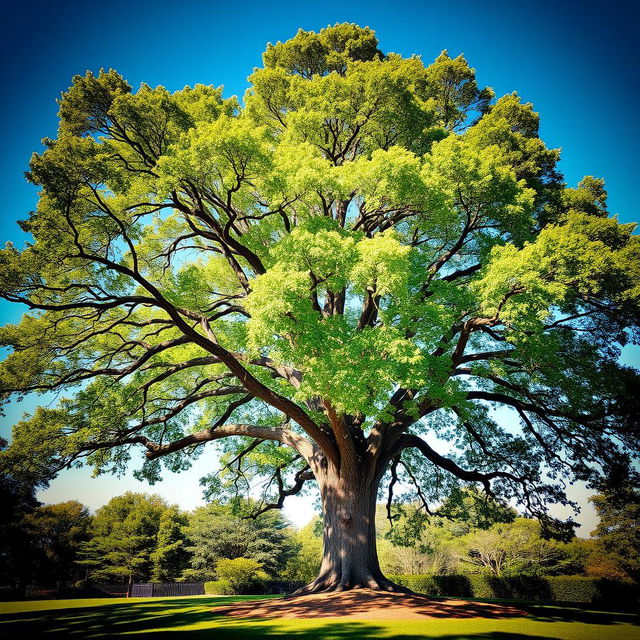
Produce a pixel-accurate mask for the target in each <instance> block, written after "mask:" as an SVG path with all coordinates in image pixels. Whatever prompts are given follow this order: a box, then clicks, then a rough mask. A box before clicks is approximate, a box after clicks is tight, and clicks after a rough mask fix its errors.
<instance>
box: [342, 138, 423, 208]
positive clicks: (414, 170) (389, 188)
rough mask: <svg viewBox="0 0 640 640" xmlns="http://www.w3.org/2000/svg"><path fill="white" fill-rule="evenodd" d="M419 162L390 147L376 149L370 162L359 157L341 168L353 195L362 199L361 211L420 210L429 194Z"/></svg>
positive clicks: (401, 149)
mask: <svg viewBox="0 0 640 640" xmlns="http://www.w3.org/2000/svg"><path fill="white" fill-rule="evenodd" d="M420 171H421V162H420V159H419V158H418V157H417V156H416V155H414V154H413V153H411V152H410V151H407V150H406V149H403V148H402V147H397V146H393V147H391V148H389V149H388V150H386V151H385V150H382V149H376V150H375V151H374V152H373V154H372V155H371V159H370V160H367V159H365V158H359V159H358V160H356V161H354V162H351V163H349V164H348V165H346V166H345V167H344V169H343V173H344V174H346V181H347V183H348V184H350V185H351V186H352V189H353V192H354V193H357V194H358V195H359V196H361V197H362V199H363V205H362V207H361V209H363V210H370V211H376V210H382V211H385V210H386V211H391V210H397V209H414V210H416V211H417V210H423V209H424V208H425V204H426V202H425V201H426V200H427V199H428V195H429V194H428V193H427V189H426V185H425V184H424V182H423V180H422V177H421V175H420Z"/></svg>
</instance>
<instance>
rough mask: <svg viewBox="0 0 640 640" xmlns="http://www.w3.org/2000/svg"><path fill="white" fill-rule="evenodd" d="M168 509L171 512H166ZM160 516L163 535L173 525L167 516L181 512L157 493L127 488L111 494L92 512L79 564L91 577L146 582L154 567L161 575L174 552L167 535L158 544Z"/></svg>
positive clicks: (170, 517)
mask: <svg viewBox="0 0 640 640" xmlns="http://www.w3.org/2000/svg"><path fill="white" fill-rule="evenodd" d="M167 511H169V512H170V513H169V515H168V516H165V514H166V512H167ZM163 516H165V521H164V523H163V527H162V528H163V536H166V533H167V530H168V529H170V528H172V527H171V526H170V525H168V523H167V519H172V518H173V519H177V520H178V521H179V520H180V518H181V516H180V514H179V512H178V510H177V509H175V508H171V507H169V506H168V505H167V503H166V502H165V501H164V500H163V499H162V498H160V496H158V495H147V494H141V493H132V492H130V491H129V492H127V493H125V494H123V495H121V496H116V497H115V498H112V499H111V500H110V501H109V502H108V503H107V504H106V505H105V506H104V507H100V509H98V510H97V511H96V513H95V516H94V518H93V520H92V522H91V527H90V534H91V538H90V540H89V541H88V542H87V543H86V544H85V545H83V555H84V559H83V560H82V561H81V564H82V565H84V566H86V567H87V568H88V569H89V575H90V576H91V578H93V579H94V580H112V581H115V582H130V583H131V582H147V581H148V580H149V578H150V577H151V574H152V572H153V571H155V572H156V573H160V574H163V575H164V572H165V571H166V570H167V569H168V568H172V562H168V560H170V559H171V560H173V558H172V557H171V556H172V555H173V553H172V551H170V550H169V549H167V546H169V545H170V544H171V543H169V542H168V541H167V540H166V538H165V540H163V541H162V542H161V546H160V548H158V545H157V539H158V532H159V530H160V528H161V523H162V520H163ZM154 560H155V563H154ZM154 564H155V566H154ZM172 577H176V576H172Z"/></svg>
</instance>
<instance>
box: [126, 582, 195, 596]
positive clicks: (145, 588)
mask: <svg viewBox="0 0 640 640" xmlns="http://www.w3.org/2000/svg"><path fill="white" fill-rule="evenodd" d="M202 595H204V583H203V582H173V583H160V582H147V583H140V584H133V585H131V593H130V596H131V597H132V598H153V597H158V596H164V597H171V596H202Z"/></svg>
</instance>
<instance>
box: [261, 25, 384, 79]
mask: <svg viewBox="0 0 640 640" xmlns="http://www.w3.org/2000/svg"><path fill="white" fill-rule="evenodd" d="M375 57H382V52H381V51H380V50H379V49H378V39H377V38H376V36H375V33H374V32H373V31H372V30H371V29H369V28H368V27H365V28H364V29H363V28H362V27H359V26H357V25H355V24H346V23H344V24H336V25H334V26H332V27H326V28H324V29H320V31H319V32H318V33H315V32H313V31H304V30H303V29H299V30H298V33H297V34H296V36H295V37H294V38H291V39H290V40H287V41H286V42H284V43H283V42H278V43H277V44H275V45H273V44H268V45H267V50H266V51H265V52H264V54H263V56H262V58H263V61H264V66H265V68H266V69H273V68H279V69H283V70H285V71H286V72H287V73H294V74H299V75H301V76H302V77H304V78H311V77H312V76H314V75H323V74H325V73H329V72H331V71H336V72H338V73H344V72H345V71H346V69H347V66H348V64H349V63H350V62H351V61H354V60H373V59H374V58H375Z"/></svg>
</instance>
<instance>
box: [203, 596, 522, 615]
mask: <svg viewBox="0 0 640 640" xmlns="http://www.w3.org/2000/svg"><path fill="white" fill-rule="evenodd" d="M213 612H214V613H219V614H222V615H226V616H229V617H238V618H302V619H309V618H327V617H342V616H350V617H351V618H359V619H361V620H384V619H389V620H390V619H398V620H400V619H422V620H424V619H425V617H428V618H436V619H437V618H447V619H450V620H457V619H461V618H513V617H522V616H525V615H526V612H525V611H523V610H522V608H519V607H518V606H517V605H514V604H507V605H504V604H501V603H497V602H472V601H467V600H456V599H448V600H434V599H433V598H429V597H428V596H423V595H418V594H402V593H385V592H380V593H375V594H373V593H372V592H370V591H368V590H367V591H360V590H358V591H348V592H343V593H328V594H318V595H316V594H312V595H307V596H293V597H291V596H289V597H285V598H279V599H271V600H263V601H262V602H257V601H254V602H234V603H233V604H230V605H228V606H225V605H222V606H220V607H216V608H215V609H213Z"/></svg>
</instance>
